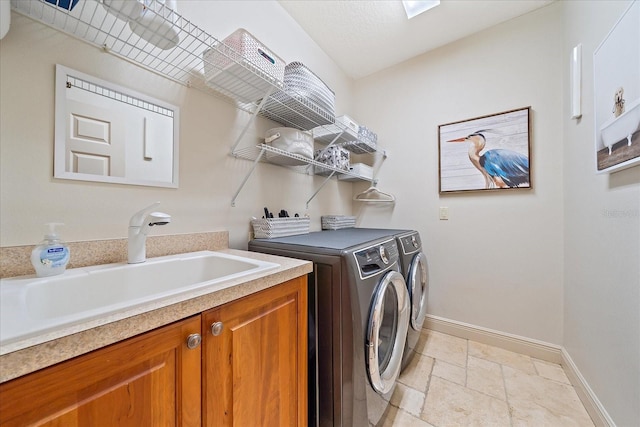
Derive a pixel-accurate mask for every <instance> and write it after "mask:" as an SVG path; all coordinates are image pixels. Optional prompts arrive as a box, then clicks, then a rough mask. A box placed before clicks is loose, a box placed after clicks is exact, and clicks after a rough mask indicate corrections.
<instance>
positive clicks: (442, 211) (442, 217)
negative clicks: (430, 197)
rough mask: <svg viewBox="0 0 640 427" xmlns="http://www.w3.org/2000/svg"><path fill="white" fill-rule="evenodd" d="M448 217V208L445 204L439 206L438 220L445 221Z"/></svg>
mask: <svg viewBox="0 0 640 427" xmlns="http://www.w3.org/2000/svg"><path fill="white" fill-rule="evenodd" d="M448 219H449V208H448V207H447V206H440V220H442V221H446V220H448Z"/></svg>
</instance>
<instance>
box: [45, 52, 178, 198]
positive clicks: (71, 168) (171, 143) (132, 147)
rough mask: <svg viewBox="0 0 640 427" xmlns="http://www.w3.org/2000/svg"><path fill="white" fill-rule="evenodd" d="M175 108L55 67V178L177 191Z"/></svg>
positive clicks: (148, 97) (176, 125)
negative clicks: (167, 188)
mask: <svg viewBox="0 0 640 427" xmlns="http://www.w3.org/2000/svg"><path fill="white" fill-rule="evenodd" d="M179 122H180V111H179V108H178V107H177V106H175V105H172V104H168V103H166V102H164V101H160V100H158V99H154V98H152V97H150V96H147V95H144V94H141V93H139V92H136V91H134V90H131V89H128V88H124V87H122V86H119V85H116V84H113V83H110V82H106V81H104V80H101V79H98V78H96V77H92V76H89V75H87V74H84V73H81V72H79V71H76V70H72V69H70V68H68V67H65V66H63V65H60V64H57V65H56V100H55V150H54V168H53V172H54V173H53V175H54V177H55V178H61V179H73V180H81V181H95V182H110V183H116V184H131V185H146V186H152V187H169V188H177V187H178V146H179V141H178V139H179Z"/></svg>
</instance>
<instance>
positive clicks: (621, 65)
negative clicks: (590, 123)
mask: <svg viewBox="0 0 640 427" xmlns="http://www.w3.org/2000/svg"><path fill="white" fill-rule="evenodd" d="M638 76H640V1H635V2H632V3H631V5H630V6H629V7H628V8H627V9H626V10H625V12H624V13H623V14H622V16H621V17H620V19H618V21H617V22H616V24H615V25H614V26H613V28H612V29H611V31H609V33H608V34H607V36H606V37H605V38H604V40H603V41H602V42H601V43H600V45H599V46H598V47H597V48H596V50H595V51H594V52H593V84H594V96H593V100H594V125H595V128H594V133H595V154H596V155H595V163H596V172H597V173H611V172H615V171H618V170H621V169H626V168H629V167H632V166H635V165H638V164H640V78H638Z"/></svg>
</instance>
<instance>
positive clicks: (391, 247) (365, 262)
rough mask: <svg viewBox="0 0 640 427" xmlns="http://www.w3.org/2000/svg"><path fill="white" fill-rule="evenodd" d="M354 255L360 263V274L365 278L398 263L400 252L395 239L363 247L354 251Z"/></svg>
mask: <svg viewBox="0 0 640 427" xmlns="http://www.w3.org/2000/svg"><path fill="white" fill-rule="evenodd" d="M353 255H354V257H355V259H356V263H357V264H358V269H359V270H360V276H361V277H362V278H365V277H369V276H372V275H374V274H378V273H380V272H382V271H385V270H388V269H389V268H390V267H393V266H394V265H397V262H398V256H399V253H398V246H397V245H396V242H395V240H388V241H386V242H383V243H380V244H376V245H372V246H369V247H368V248H365V249H361V250H359V251H357V252H354V253H353Z"/></svg>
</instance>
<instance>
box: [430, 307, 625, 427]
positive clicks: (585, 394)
mask: <svg viewBox="0 0 640 427" xmlns="http://www.w3.org/2000/svg"><path fill="white" fill-rule="evenodd" d="M424 328H425V329H430V330H432V331H436V332H442V333H444V334H448V335H453V336H455V337H459V338H464V339H469V340H472V341H476V342H479V343H482V344H487V345H492V346H494V347H499V348H503V349H505V350H509V351H514V352H516V353H520V354H526V355H527V356H531V357H535V358H536V359H540V360H545V361H547V362H552V363H558V364H560V365H561V366H562V367H563V369H564V371H565V373H566V374H567V377H568V378H569V381H570V382H571V384H572V385H573V387H574V388H575V390H576V393H577V394H578V397H579V398H580V401H582V404H583V405H584V407H585V409H586V410H587V412H588V413H589V416H590V417H591V419H592V421H593V423H594V424H595V425H596V426H597V427H615V423H614V422H613V420H612V419H611V417H610V416H609V414H608V413H607V411H606V409H605V408H604V406H602V403H600V400H599V399H598V397H597V396H596V395H595V393H594V392H593V390H592V389H591V387H589V384H588V383H587V381H586V380H585V379H584V377H583V376H582V374H581V373H580V371H579V370H578V367H577V366H576V364H575V363H573V360H572V359H571V357H570V356H569V353H567V351H566V349H565V348H564V347H560V346H558V345H555V344H550V343H545V342H543V341H538V340H534V339H531V338H526V337H521V336H518V335H513V334H508V333H505V332H500V331H496V330H493V329H488V328H483V327H481V326H476V325H471V324H469V323H464V322H458V321H456V320H451V319H445V318H443V317H438V316H432V315H427V317H426V319H425V323H424Z"/></svg>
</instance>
